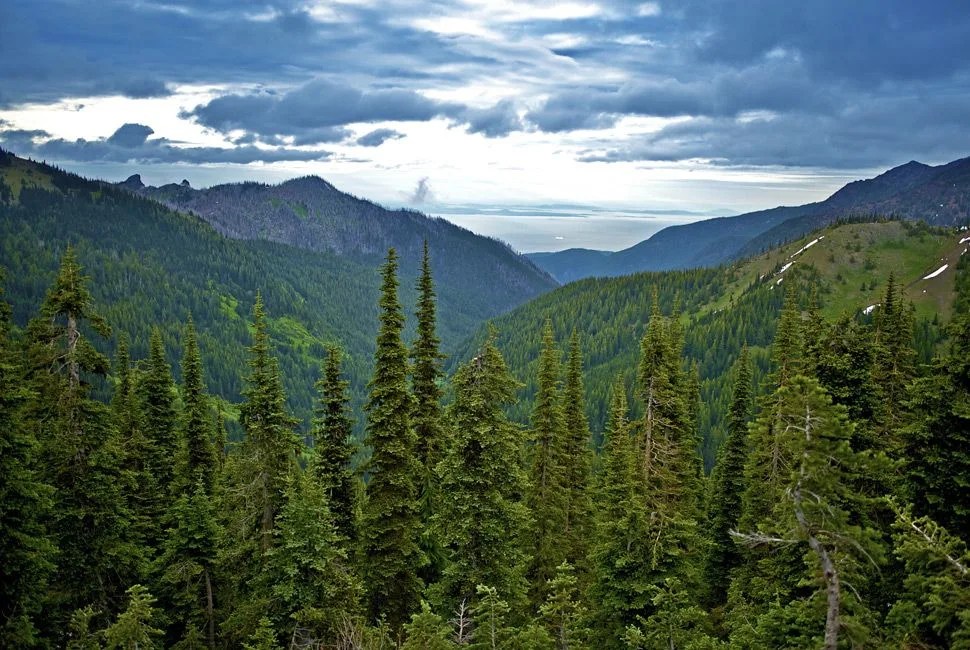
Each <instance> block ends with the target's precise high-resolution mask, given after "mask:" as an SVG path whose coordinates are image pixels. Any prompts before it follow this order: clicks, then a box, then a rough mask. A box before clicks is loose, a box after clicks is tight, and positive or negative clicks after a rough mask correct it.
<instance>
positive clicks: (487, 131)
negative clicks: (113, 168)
mask: <svg viewBox="0 0 970 650" xmlns="http://www.w3.org/2000/svg"><path fill="white" fill-rule="evenodd" d="M185 85H192V86H214V87H216V88H217V90H216V91H214V96H213V97H212V98H211V99H209V100H207V101H205V102H203V103H199V104H198V105H194V106H185V107H183V110H182V112H181V113H180V117H181V119H183V120H186V121H190V122H193V123H195V124H197V125H200V126H202V127H205V128H206V129H208V130H210V131H211V132H213V133H216V134H219V135H220V136H222V137H224V138H225V141H226V143H227V146H226V147H211V146H206V147H202V146H184V145H182V144H181V143H175V142H173V141H171V140H168V139H166V138H165V137H152V136H153V135H154V133H153V131H152V130H151V129H150V128H149V127H147V126H144V125H139V124H134V123H132V124H125V125H124V126H121V128H119V129H118V130H117V131H116V132H115V133H113V134H112V135H111V136H109V137H107V138H96V139H79V140H71V141H67V140H64V139H59V138H52V137H47V136H46V135H45V134H44V133H42V132H39V131H37V130H36V129H24V128H22V127H20V126H18V125H17V124H13V123H11V124H6V125H0V138H2V141H3V142H4V143H6V144H7V146H11V147H21V148H20V149H19V150H20V151H23V152H24V153H30V154H32V155H45V156H48V157H55V156H60V157H70V158H66V159H72V160H82V161H90V160H112V161H121V160H139V161H176V160H177V161H182V162H251V161H274V160H292V161H306V160H316V159H321V158H325V157H326V156H327V155H328V154H327V153H326V152H324V151H322V150H320V148H321V147H324V146H331V145H338V144H339V145H341V146H344V147H360V148H361V149H360V151H361V152H365V151H368V150H369V151H370V152H373V151H374V150H375V148H378V147H380V146H381V145H382V144H384V143H385V142H388V141H389V140H398V139H402V138H404V139H403V141H402V143H401V146H404V145H409V146H411V145H412V144H413V146H416V147H420V146H421V143H420V142H419V141H417V140H415V138H413V137H412V136H411V132H410V131H409V130H408V126H407V125H415V124H422V123H427V122H430V121H443V122H444V123H445V124H447V125H449V126H450V127H451V128H460V129H463V130H464V131H467V132H468V133H471V134H478V135H480V136H482V137H485V138H504V137H507V136H509V135H512V134H520V133H524V134H545V135H548V136H550V137H562V138H564V142H566V141H567V140H568V142H569V143H571V145H575V146H573V147H572V149H570V150H569V151H570V154H571V155H573V156H575V157H576V159H578V160H581V161H588V162H619V161H687V160H690V161H701V162H704V161H708V162H711V163H713V164H715V165H720V166H725V165H726V166H731V165H735V166H752V165H753V166H795V167H798V166H811V167H823V168H832V169H858V168H863V167H865V168H868V167H878V166H885V165H887V164H891V163H893V162H896V161H898V160H899V159H900V158H901V157H902V158H909V157H919V158H924V159H928V160H930V161H933V160H936V161H940V160H945V159H950V158H956V157H959V156H962V155H966V154H967V153H968V152H967V141H966V138H965V134H966V133H967V132H970V129H968V127H970V111H968V110H967V109H968V108H970V12H968V11H966V6H965V3H964V2H961V1H958V0H952V1H949V0H935V1H933V0H931V1H928V2H922V3H918V4H916V3H912V2H908V1H907V0H856V1H854V2H849V3H847V2H844V1H839V0H809V1H807V2H799V3H788V2H777V1H776V0H749V1H746V2H735V1H730V0H684V1H682V2H676V3H675V2H664V1H660V2H642V1H640V2H622V1H616V2H609V3H607V2H605V1H604V2H595V1H592V2H587V1H579V2H567V3H555V4H551V3H547V2H542V1H539V0H536V1H533V2H530V1H526V0H522V1H521V2H520V1H516V2H511V1H493V2H486V1H484V0H461V1H459V0H440V1H437V2H434V3H432V4H423V3H412V2H404V0H387V1H386V2H381V3H373V2H369V1H366V0H340V1H338V2H308V1H305V0H267V1H266V2H260V3H244V4H242V5H240V4H238V3H236V2H230V1H229V0H193V1H191V2H189V1H188V0H165V1H164V2H163V1H160V0H144V1H142V2H137V3H136V2H122V1H121V0H105V1H104V2H97V3H79V2H73V1H70V0H53V1H52V2H49V3H27V2H17V3H10V6H8V7H5V9H4V17H3V20H2V21H0V109H3V108H7V109H10V108H13V107H23V106H25V105H31V104H39V105H44V104H50V103H52V102H56V101H58V100H64V99H69V98H79V97H100V96H109V95H121V96H126V97H134V98H144V97H165V96H168V95H171V94H173V93H177V92H179V88H180V87H183V86H185ZM643 118H660V119H662V120H664V121H663V122H662V123H661V124H659V125H658V126H656V127H654V128H634V129H632V130H631V129H629V128H620V127H623V125H625V124H629V123H630V121H631V120H634V121H635V120H638V119H643ZM26 131H31V132H30V133H27V132H26ZM102 132H103V131H102ZM405 136H407V137H406V138H405ZM412 141H413V143H412ZM22 147H27V149H23V148H22ZM361 155H365V154H364V153H362V154H361Z"/></svg>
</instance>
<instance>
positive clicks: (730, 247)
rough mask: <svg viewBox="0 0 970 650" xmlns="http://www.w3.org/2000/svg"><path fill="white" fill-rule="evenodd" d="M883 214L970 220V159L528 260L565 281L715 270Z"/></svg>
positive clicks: (944, 222)
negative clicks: (624, 242) (615, 246)
mask: <svg viewBox="0 0 970 650" xmlns="http://www.w3.org/2000/svg"><path fill="white" fill-rule="evenodd" d="M875 215H883V216H887V217H894V218H901V219H907V220H922V221H925V222H927V223H929V224H932V225H940V226H952V225H958V224H965V223H968V222H970V158H962V159H960V160H956V161H954V162H951V163H948V164H946V165H939V166H935V167H934V166H930V165H924V164H922V163H919V162H916V161H911V162H908V163H906V164H905V165H900V166H899V167H895V168H893V169H890V170H889V171H887V172H885V173H883V174H880V175H879V176H876V177H875V178H871V179H868V180H860V181H854V182H852V183H849V184H848V185H846V186H845V187H843V188H842V189H840V190H839V191H838V192H836V193H835V194H833V195H832V196H830V197H829V198H827V199H826V200H824V201H820V202H818V203H809V204H807V205H801V206H796V207H777V208H772V209H770V210H760V211H758V212H749V213H747V214H742V215H738V216H735V217H719V218H716V219H707V220H704V221H697V222H694V223H690V224H685V225H682V226H671V227H669V228H664V229H663V230H661V231H659V232H657V233H655V234H654V235H653V236H652V237H650V238H649V239H646V240H644V241H642V242H640V243H639V244H636V245H634V246H631V247H630V248H627V249H625V250H621V251H616V252H604V251H596V250H589V249H583V248H573V249H569V250H565V251H560V252H557V253H530V254H529V255H528V257H529V258H530V259H531V260H532V261H534V262H535V263H536V264H538V265H539V266H541V267H542V268H543V269H545V270H546V271H548V272H549V273H550V274H552V275H553V276H554V277H555V278H556V279H557V280H559V281H560V282H571V281H573V280H578V279H580V278H587V277H612V276H620V275H628V274H630V273H636V272H638V271H667V270H674V269H688V268H700V267H710V266H717V265H719V264H723V263H724V262H729V261H733V260H737V259H742V258H744V257H747V256H749V255H752V254H755V253H758V252H761V251H764V250H767V249H769V248H771V247H773V246H777V245H778V244H781V243H784V242H787V241H792V240H793V239H797V238H798V237H801V236H803V235H805V234H806V233H809V232H811V231H813V230H815V229H817V228H821V227H823V226H826V225H828V224H831V223H835V222H836V221H838V220H840V219H844V218H852V217H867V218H868V217H872V216H875Z"/></svg>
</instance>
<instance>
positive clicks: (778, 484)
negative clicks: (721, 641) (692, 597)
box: [735, 376, 882, 650]
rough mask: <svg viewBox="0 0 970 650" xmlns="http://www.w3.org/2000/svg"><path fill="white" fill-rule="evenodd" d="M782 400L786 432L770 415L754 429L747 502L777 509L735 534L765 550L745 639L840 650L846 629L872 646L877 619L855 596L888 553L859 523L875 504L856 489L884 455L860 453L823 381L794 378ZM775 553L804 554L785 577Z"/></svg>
mask: <svg viewBox="0 0 970 650" xmlns="http://www.w3.org/2000/svg"><path fill="white" fill-rule="evenodd" d="M775 399H776V400H777V404H778V405H779V408H778V413H779V414H780V424H781V426H779V427H777V428H772V427H771V426H769V420H774V419H775V418H776V417H778V416H777V415H774V414H763V415H762V416H761V417H760V418H759V419H758V421H757V423H756V424H755V425H754V426H753V427H752V434H753V436H752V440H753V442H754V445H755V449H754V451H755V453H752V455H751V460H750V461H749V463H750V466H749V471H748V479H749V481H750V482H749V489H748V490H747V491H746V492H745V499H750V498H751V495H752V494H753V493H754V492H760V493H767V494H764V496H762V497H761V498H762V499H764V500H765V501H766V502H767V503H769V504H770V507H769V508H768V510H767V511H766V512H765V513H764V515H762V516H761V517H760V518H759V519H757V520H756V521H751V520H743V521H742V524H741V532H740V533H737V537H738V539H739V541H741V542H742V543H745V544H747V545H749V546H750V547H752V548H755V549H759V550H760V551H761V553H760V556H758V557H757V558H755V559H754V561H755V562H758V561H759V559H760V560H761V561H762V562H761V566H760V567H759V571H756V572H754V574H753V575H754V576H755V577H754V580H752V582H753V583H754V585H753V588H750V589H749V591H748V594H749V596H748V597H749V599H751V601H753V602H749V603H748V604H749V605H753V607H752V608H750V609H746V610H745V611H746V612H747V613H748V615H750V614H751V613H752V612H754V615H755V619H754V620H755V621H756V622H755V623H754V624H753V629H751V628H748V629H746V630H745V631H744V633H743V634H744V638H745V639H746V640H747V642H750V643H754V644H755V645H759V646H765V647H774V646H777V645H779V644H783V643H793V642H798V643H802V644H805V643H809V644H813V645H814V644H818V643H821V645H822V647H823V648H825V649H826V650H835V648H836V647H837V645H838V638H839V634H840V632H842V631H843V630H849V631H850V634H851V636H852V637H854V638H853V639H852V640H853V642H854V643H866V638H867V635H868V634H869V632H870V630H869V629H868V626H869V625H870V624H871V612H869V611H868V610H867V609H866V607H865V605H864V604H863V603H861V602H859V600H858V598H857V594H858V593H859V592H860V591H861V589H860V587H863V585H864V583H865V581H866V579H867V577H868V576H869V575H870V574H871V573H872V572H873V569H874V568H875V567H874V566H873V565H874V563H876V562H879V561H880V560H881V558H882V549H881V547H880V546H879V543H878V538H879V535H878V532H877V531H875V530H873V529H871V528H868V527H867V526H866V525H865V524H864V523H859V512H860V511H862V510H863V509H864V508H866V507H868V504H867V503H866V501H867V499H866V497H864V496H863V495H860V494H858V493H857V492H855V491H854V489H853V488H854V484H855V482H856V481H857V480H858V479H857V477H858V476H859V475H864V474H865V473H866V472H867V471H871V468H872V466H873V463H875V462H877V461H878V458H873V459H870V458H869V457H867V456H865V455H863V454H859V453H856V452H854V451H853V450H852V448H851V447H850V445H849V440H850V439H851V437H852V426H851V424H850V423H849V422H848V420H847V418H846V416H845V409H844V408H843V407H838V406H833V405H832V403H831V399H830V398H829V397H828V396H827V395H826V394H825V392H824V391H823V390H822V388H821V387H820V386H819V385H818V382H817V380H814V379H809V378H806V377H804V376H794V377H792V378H791V379H790V381H789V382H788V384H787V385H784V386H781V387H780V388H779V389H778V391H777V392H776V396H775ZM768 431H775V432H777V433H776V435H777V438H778V440H777V441H776V445H774V449H775V450H776V454H777V455H773V454H766V453H765V451H766V446H765V444H764V442H763V441H764V439H765V434H766V433H767V432H768ZM771 465H774V466H775V470H774V471H775V472H777V474H778V475H779V476H778V478H777V479H776V480H773V481H771V482H767V481H765V482H763V483H761V484H760V485H759V484H758V483H757V482H755V480H753V479H755V478H756V477H759V476H761V477H763V476H765V475H766V471H765V470H766V468H765V467H764V466H771ZM749 512H750V511H749ZM776 547H780V548H796V549H800V550H801V552H802V555H801V557H804V562H802V563H801V567H798V564H797V560H796V563H795V564H794V566H787V567H783V568H782V570H779V566H778V557H777V555H776V554H777V549H776ZM798 557H799V555H797V554H793V555H786V556H784V558H785V559H787V560H789V561H790V560H791V559H794V558H798ZM749 576H750V574H749ZM850 584H851V585H853V586H852V587H849V585H850ZM759 585H763V586H762V587H760V593H759ZM752 635H753V637H754V638H751V636H752ZM737 636H738V635H737V634H736V635H735V637H737ZM795 640H799V641H795Z"/></svg>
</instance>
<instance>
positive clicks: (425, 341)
mask: <svg viewBox="0 0 970 650" xmlns="http://www.w3.org/2000/svg"><path fill="white" fill-rule="evenodd" d="M417 289H418V306H417V313H416V314H415V315H416V316H417V321H418V326H417V338H416V340H415V341H414V345H413V346H412V348H411V359H412V360H413V362H414V365H413V368H412V372H411V388H412V392H413V393H414V410H413V412H412V417H411V422H412V425H413V426H414V434H415V436H416V439H417V447H416V449H415V452H416V455H417V458H418V462H419V463H420V464H421V467H422V468H423V472H422V474H421V483H420V485H419V492H420V497H419V498H420V502H421V540H420V544H421V550H422V552H423V553H424V555H425V557H426V558H427V560H428V562H427V564H426V566H425V567H424V570H423V571H422V572H421V575H422V578H423V579H424V581H425V582H426V583H428V584H430V583H431V582H435V581H437V580H438V578H439V577H440V575H441V571H442V569H443V565H444V553H443V549H442V548H441V543H440V541H439V540H437V539H435V537H434V527H433V526H431V520H432V518H433V516H434V512H435V510H436V509H437V502H438V498H439V496H438V494H437V485H436V475H435V467H436V466H437V465H438V463H439V462H440V461H441V458H442V456H443V454H444V450H445V447H446V441H445V439H444V432H445V429H444V427H443V425H442V412H441V396H442V389H441V386H440V382H441V380H442V378H443V376H444V373H443V372H442V370H441V361H442V359H444V355H443V354H441V351H440V344H441V341H440V339H439V338H438V335H437V332H436V328H437V315H436V310H437V306H436V301H435V291H434V280H433V279H432V277H431V258H430V256H429V253H428V242H427V241H425V242H424V256H423V257H422V259H421V275H420V277H419V278H418V284H417Z"/></svg>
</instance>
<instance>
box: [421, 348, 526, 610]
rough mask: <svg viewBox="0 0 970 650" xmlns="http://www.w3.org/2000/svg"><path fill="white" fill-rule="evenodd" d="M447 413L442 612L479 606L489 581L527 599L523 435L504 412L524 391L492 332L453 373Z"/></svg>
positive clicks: (438, 519) (505, 594)
mask: <svg viewBox="0 0 970 650" xmlns="http://www.w3.org/2000/svg"><path fill="white" fill-rule="evenodd" d="M453 385H454V388H455V401H454V403H453V404H452V405H451V407H450V409H449V415H450V421H451V426H452V428H453V431H452V433H451V436H450V438H451V444H450V445H449V447H448V450H447V452H446V454H445V457H444V459H443V460H442V461H441V463H439V465H438V470H437V471H438V474H439V475H440V477H441V495H442V500H441V507H440V510H439V512H438V513H436V515H435V528H436V529H437V531H438V534H439V535H440V539H441V540H442V542H443V543H444V545H445V548H446V550H447V552H448V557H449V562H448V564H447V565H446V566H445V570H444V575H443V576H442V583H441V585H440V586H439V587H437V589H438V590H439V591H440V595H439V598H438V599H439V601H441V603H440V604H441V611H452V610H453V609H455V608H456V607H458V606H459V605H461V604H462V603H464V604H465V605H466V606H469V605H471V603H473V602H475V600H476V599H477V597H478V595H477V593H476V587H477V586H478V585H481V584H485V583H490V584H491V585H493V587H494V589H496V590H498V593H499V595H500V596H501V597H502V598H503V599H504V600H506V601H509V602H512V603H515V604H516V605H517V606H519V605H521V604H522V603H523V602H524V598H525V591H526V583H525V579H524V570H525V555H524V553H523V546H524V544H525V540H524V539H523V535H524V533H525V530H526V526H527V519H528V512H527V510H526V507H525V504H524V503H523V499H524V491H525V471H524V468H523V467H522V463H521V460H520V454H521V450H522V446H523V443H524V433H523V432H522V431H521V430H520V429H519V428H518V427H517V426H516V425H515V424H513V423H512V422H510V421H509V419H508V417H507V416H506V414H505V412H504V410H503V409H504V407H505V406H506V405H507V404H509V403H510V402H511V401H512V400H513V398H514V396H515V391H516V389H517V388H518V383H517V382H516V381H515V379H513V378H512V375H511V374H510V373H509V371H508V368H507V367H506V365H505V360H504V359H503V358H502V354H501V353H500V352H499V350H498V348H496V347H495V342H494V332H492V333H491V334H490V336H489V338H488V339H487V340H486V342H485V344H484V345H483V346H482V348H481V349H480V350H479V352H478V354H477V355H476V356H475V357H474V358H473V359H471V360H470V361H469V362H467V363H466V364H464V365H462V366H461V367H460V368H459V369H458V371H457V372H456V373H455V376H454V379H453Z"/></svg>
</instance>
